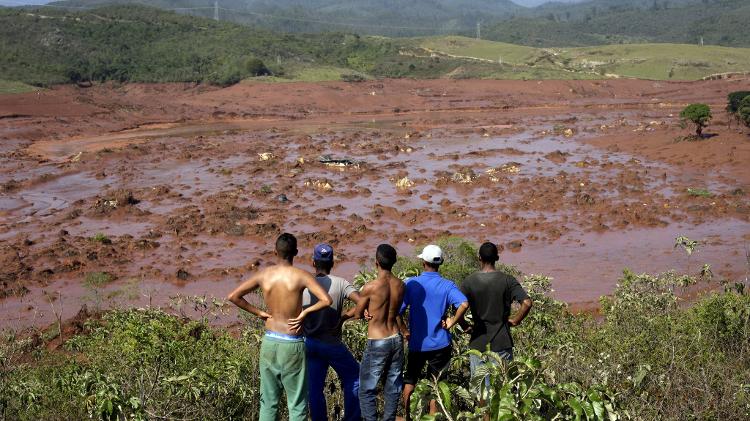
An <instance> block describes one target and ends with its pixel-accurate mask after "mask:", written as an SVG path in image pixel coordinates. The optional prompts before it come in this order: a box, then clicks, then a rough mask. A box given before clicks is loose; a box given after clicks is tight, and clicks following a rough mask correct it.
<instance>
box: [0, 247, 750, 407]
mask: <svg viewBox="0 0 750 421" xmlns="http://www.w3.org/2000/svg"><path fill="white" fill-rule="evenodd" d="M683 240H684V241H683ZM693 243H694V242H692V241H691V240H689V239H686V238H683V237H681V238H678V239H677V240H676V245H677V246H682V247H683V248H684V247H685V246H686V245H687V246H689V247H690V250H693V249H694V247H695V244H693ZM440 244H442V246H443V247H444V248H445V252H446V257H447V259H448V260H447V262H449V263H450V264H451V265H452V267H449V266H448V263H446V265H444V267H443V274H444V275H446V276H452V277H453V279H454V281H455V282H456V283H457V284H459V285H460V284H461V282H462V281H463V279H464V278H465V276H466V275H467V274H469V273H471V272H472V271H474V270H476V267H477V266H476V247H475V246H474V245H473V244H472V243H470V242H467V241H465V240H462V239H458V238H449V239H443V240H440ZM685 250H686V252H687V251H688V249H687V248H686V249H685ZM707 268H708V269H707ZM504 269H506V270H508V271H509V272H513V273H514V275H515V276H517V277H518V278H519V280H520V281H521V283H522V285H523V286H524V288H525V289H526V290H527V291H528V293H529V295H530V297H531V298H532V299H533V301H534V307H533V309H532V311H531V313H530V314H529V316H528V317H527V318H526V319H525V320H524V321H523V323H522V324H521V325H520V326H518V327H514V328H513V336H514V339H515V348H514V353H515V359H514V361H513V362H511V363H507V362H504V361H503V360H501V359H499V357H498V356H497V355H496V354H493V353H484V354H480V353H477V352H475V351H468V341H469V337H468V335H465V334H461V332H460V328H456V329H457V330H456V331H455V332H454V335H453V338H454V351H455V352H454V357H453V358H452V361H451V365H450V369H449V371H448V374H447V376H446V377H445V378H444V379H443V380H441V381H439V382H434V381H431V380H428V379H425V380H422V381H421V382H420V383H419V384H418V385H417V390H416V392H415V395H414V396H413V398H412V407H411V413H412V415H414V416H415V418H416V419H420V417H421V415H422V414H424V408H425V406H426V403H427V401H428V400H430V399H438V400H439V401H440V405H439V407H438V411H439V413H440V414H439V416H440V417H441V419H465V420H476V421H479V420H482V419H483V418H484V415H485V414H488V415H490V416H491V418H492V419H508V420H521V419H592V420H593V419H610V420H618V419H664V420H688V419H695V418H696V417H697V418H700V419H738V418H742V419H744V418H746V417H748V416H750V389H748V387H747V379H748V378H750V364H748V361H747V356H748V355H750V295H748V294H747V293H746V292H745V290H744V284H741V283H737V284H734V285H732V284H730V283H725V284H724V289H723V291H716V292H713V293H710V294H707V295H705V296H703V297H701V298H698V299H697V300H696V301H695V302H694V303H693V304H692V305H691V306H686V305H684V303H682V302H681V300H680V298H679V296H680V295H681V294H684V293H685V292H686V291H687V288H689V287H690V286H692V285H694V284H695V283H696V282H698V280H697V279H695V278H693V277H692V276H688V275H679V274H676V273H674V272H667V273H664V274H660V275H647V274H636V273H633V272H631V271H627V270H626V271H625V272H624V274H623V276H622V278H621V279H620V280H619V281H618V286H617V288H616V289H615V291H614V292H613V294H612V295H611V296H608V297H604V298H602V317H601V319H593V318H591V317H588V316H585V315H576V314H572V313H571V312H570V311H569V310H568V308H567V306H566V305H565V304H564V303H562V302H559V301H557V300H555V299H554V298H553V297H552V295H551V293H552V284H551V280H550V278H548V277H546V276H540V275H526V276H524V275H521V274H520V273H519V272H518V271H517V270H516V269H513V268H507V267H506V268H504ZM398 270H399V271H400V273H399V276H401V277H402V278H404V277H408V276H411V275H413V274H416V272H417V269H416V267H415V262H414V261H413V260H412V259H409V258H402V259H401V260H400V261H399V267H398ZM703 271H710V268H709V267H708V266H707V265H704V269H703V270H702V272H703ZM374 276H375V274H374V272H371V271H365V272H362V273H361V274H360V275H359V276H358V277H357V278H356V279H355V283H357V284H361V283H363V282H366V281H368V280H371V279H373V277H374ZM205 301H206V299H205V297H204V298H203V299H202V300H201V302H205ZM214 307H215V308H216V309H220V308H221V304H220V303H217V304H215V305H214ZM214 307H212V308H214ZM202 314H203V315H202V316H201V319H200V320H189V319H187V318H186V316H185V315H184V314H181V315H179V316H175V315H170V314H167V313H165V312H164V311H162V310H158V309H146V310H142V309H139V310H136V309H130V310H115V311H111V312H108V313H106V314H104V316H103V317H100V318H99V317H94V318H92V319H90V320H88V321H87V322H86V325H85V327H84V329H83V331H82V333H80V334H78V335H76V336H74V337H73V338H70V339H68V340H67V341H66V342H65V343H64V348H63V349H62V350H61V351H51V350H49V348H48V347H46V346H45V344H44V343H39V342H38V341H36V342H35V341H34V338H33V337H19V336H15V335H13V334H12V333H11V334H9V335H6V336H4V337H3V340H2V341H0V363H2V367H3V370H0V396H2V400H1V401H0V403H2V410H3V415H4V416H5V417H6V418H8V419H18V420H31V419H59V418H60V417H65V418H67V419H84V418H96V419H146V418H148V419H151V418H164V419H177V418H185V417H195V418H198V419H256V418H257V416H258V415H257V414H258V410H259V388H260V385H259V376H258V375H257V373H258V363H259V352H258V350H259V348H260V346H259V345H260V341H261V338H262V332H263V326H262V322H261V321H259V320H257V319H255V318H252V319H249V322H248V323H245V324H243V326H244V327H243V331H242V333H241V335H240V337H239V338H237V337H234V336H230V335H229V334H228V333H227V332H226V331H225V330H224V329H221V328H217V327H213V326H212V325H211V324H210V323H209V320H208V319H207V318H206V314H205V313H202ZM470 321H471V320H469V322H470ZM344 338H345V342H346V343H347V345H348V346H349V348H350V349H351V350H352V352H353V354H354V355H355V357H357V358H361V356H362V352H363V349H364V346H365V343H366V341H367V325H366V323H364V322H349V323H347V324H346V325H345V326H344ZM471 354H474V355H476V356H479V357H480V358H483V359H485V360H486V361H495V362H497V364H488V365H486V366H485V367H484V369H482V370H481V371H479V372H478V373H477V375H476V376H474V377H473V378H472V377H471V376H470V374H469V370H468V359H469V355H471ZM695 373H701V374H700V375H699V376H697V375H696V374H695ZM485 375H487V376H489V379H490V383H491V385H492V387H490V388H489V390H487V391H486V396H485V399H483V403H482V402H480V399H479V396H480V394H479V393H480V392H478V390H479V388H480V387H481V385H482V384H484V378H485ZM326 393H327V394H328V400H329V402H332V401H341V399H342V396H341V392H340V391H339V390H338V388H336V389H334V390H329V391H327V392H326ZM282 407H283V405H282ZM282 411H283V410H282ZM330 415H332V414H330ZM283 417H284V414H282V418H283Z"/></svg>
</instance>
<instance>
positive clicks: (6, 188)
mask: <svg viewBox="0 0 750 421" xmlns="http://www.w3.org/2000/svg"><path fill="white" fill-rule="evenodd" d="M20 187H21V182H19V181H16V180H15V179H13V178H11V179H10V180H8V181H6V182H5V183H3V184H2V187H0V191H2V192H5V193H10V192H12V191H15V190H18V189H19V188H20Z"/></svg>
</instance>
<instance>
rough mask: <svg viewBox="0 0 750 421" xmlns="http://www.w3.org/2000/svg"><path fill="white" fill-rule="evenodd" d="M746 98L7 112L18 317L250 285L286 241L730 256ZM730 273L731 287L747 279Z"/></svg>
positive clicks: (721, 87)
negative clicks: (672, 248)
mask: <svg viewBox="0 0 750 421" xmlns="http://www.w3.org/2000/svg"><path fill="white" fill-rule="evenodd" d="M736 84H737V82H734V81H733V82H728V81H708V82H694V83H664V82H659V83H655V82H647V81H573V82H567V81H544V82H537V81H528V82H504V81H492V82H491V81H406V80H395V81H382V82H367V83H363V84H345V83H325V84H285V85H238V86H235V87H231V88H227V89H221V90H219V89H215V88H206V87H202V86H193V85H181V84H179V85H178V84H175V85H150V86H149V85H125V86H123V87H112V86H107V85H101V86H95V87H93V88H89V89H79V88H75V87H58V88H54V89H52V90H50V91H45V92H43V93H41V94H36V93H33V94H26V95H13V96H0V115H3V114H6V115H11V113H12V114H13V115H20V114H23V115H25V116H26V117H23V118H5V119H2V120H0V138H2V140H3V141H4V142H10V143H7V144H8V145H16V146H14V147H9V148H10V149H9V150H4V151H2V154H0V162H2V163H3V165H2V170H0V189H1V190H0V193H1V194H2V195H1V196H0V216H2V217H3V222H2V223H1V224H0V277H1V278H0V281H1V282H2V283H1V284H0V298H3V297H8V296H19V295H24V294H25V293H27V292H28V291H29V289H32V288H45V287H46V286H49V285H54V283H55V282H57V281H59V280H62V279H65V280H76V281H78V282H80V281H81V280H83V279H85V277H86V275H87V274H89V273H95V272H96V273H99V272H101V273H110V274H114V275H116V276H117V278H118V279H133V278H136V279H150V280H156V281H163V282H165V283H172V284H174V283H177V284H180V285H182V284H185V283H191V282H197V281H199V280H201V281H205V280H208V281H214V280H216V281H219V280H222V279H226V278H230V279H232V280H236V279H238V278H240V277H241V276H242V275H244V274H246V273H248V271H250V270H252V269H253V268H255V267H257V266H258V265H260V264H263V263H264V262H266V261H268V260H269V259H271V257H272V255H271V254H270V252H269V251H268V248H269V244H271V243H272V241H273V239H274V238H275V237H276V236H277V235H278V234H279V233H280V232H282V231H290V232H294V233H295V234H297V235H298V237H299V239H300V242H301V249H302V250H308V249H309V248H310V247H311V246H312V245H314V244H315V243H317V242H321V241H327V242H330V243H331V244H333V245H334V246H335V247H337V249H339V250H341V251H342V253H341V254H340V255H339V256H340V257H344V258H345V259H347V260H349V261H353V262H356V263H357V264H365V263H367V262H369V258H370V254H371V251H372V249H373V248H374V246H376V245H377V244H378V243H380V242H384V241H388V242H392V243H395V244H397V245H400V247H401V248H402V249H406V250H409V249H410V247H413V246H414V245H417V244H423V243H426V242H429V241H430V240H432V239H434V238H435V237H437V236H442V235H460V236H465V237H468V238H471V239H473V240H476V241H481V240H484V239H487V238H489V239H493V240H495V241H497V242H499V243H501V244H504V245H505V249H506V251H510V252H522V253H534V251H533V250H535V248H536V249H539V248H543V247H544V246H545V245H557V244H561V245H563V244H564V245H567V246H570V245H571V244H573V245H575V246H579V243H578V242H579V241H580V240H577V238H580V237H581V236H585V235H590V234H606V233H611V234H618V233H626V232H629V231H632V230H637V229H660V228H665V227H671V226H675V225H678V224H679V225H681V226H696V225H701V224H712V223H715V222H717V221H729V223H728V224H727V227H728V228H727V232H726V238H724V239H722V241H729V243H731V241H734V240H736V241H735V242H734V243H731V244H737V242H741V241H744V240H743V237H742V236H743V235H745V234H746V233H743V232H741V231H742V230H743V229H745V228H746V227H748V225H747V224H748V223H749V222H750V204H749V201H748V196H747V194H746V192H750V169H748V168H750V167H749V166H747V165H746V162H747V160H748V158H750V138H748V136H747V134H745V133H739V132H737V130H736V129H728V128H727V127H726V125H724V124H721V121H722V120H725V119H726V117H725V116H724V115H723V114H722V113H721V111H719V110H721V109H723V105H721V104H722V103H723V101H724V98H725V97H726V93H727V92H729V91H731V90H736V89H735V88H736ZM373 93H374V94H373ZM699 99H700V100H701V101H705V102H709V103H711V104H712V105H713V106H714V110H715V113H716V115H717V118H716V122H715V123H714V124H713V125H712V126H710V127H709V129H708V131H709V132H711V133H713V134H715V135H716V136H714V137H712V138H710V139H706V140H704V141H700V142H679V143H677V142H675V141H674V139H675V138H676V137H678V136H679V135H680V134H682V133H683V132H684V131H683V130H682V129H680V128H679V126H678V124H677V123H678V122H677V119H676V117H675V116H676V115H677V114H678V113H679V109H680V108H681V107H682V106H684V104H685V103H687V102H692V101H694V100H699ZM13 142H15V143H13ZM689 188H691V189H696V188H700V189H707V190H708V192H709V194H706V195H695V194H689V193H688V189H689ZM693 191H694V190H693ZM737 227H739V232H732V231H737ZM98 233H102V234H103V235H105V236H106V237H107V240H108V241H99V240H94V239H93V238H95V236H96V235H97V234H98ZM727 239H729V240H727ZM730 240H731V241H730ZM722 241H719V242H718V243H719V244H721V243H722ZM542 257H543V258H544V259H547V260H545V262H544V263H545V264H549V265H550V266H551V267H555V269H556V270H561V275H557V274H555V275H556V278H557V279H561V278H562V280H563V281H567V280H571V281H572V280H575V281H576V282H580V283H584V284H585V283H586V282H589V283H597V282H600V280H601V278H602V277H604V274H603V273H604V272H601V273H600V272H596V270H590V271H587V272H589V274H587V273H583V275H585V276H589V277H588V278H586V279H580V278H579V277H578V275H580V274H582V272H581V271H577V272H576V269H575V267H579V266H583V267H585V266H587V265H589V266H592V265H601V266H602V267H606V268H607V270H608V271H611V270H612V268H611V267H607V264H608V263H607V261H608V259H609V257H608V256H605V255H601V256H596V255H592V256H591V257H590V259H591V260H590V261H588V262H565V261H549V259H550V257H549V256H548V255H543V256H542ZM642 257H643V258H644V259H648V258H649V249H648V246H644V249H643V253H642ZM302 259H304V260H303V261H306V260H307V259H308V256H307V255H304V256H303V257H302ZM602 262H603V263H602ZM732 262H733V260H732V261H729V260H727V261H726V262H720V263H721V264H720V265H718V266H717V271H720V272H721V273H723V274H724V275H727V276H729V275H731V274H732V273H737V272H738V271H741V270H743V268H741V267H737V265H736V264H735V263H732ZM614 264H620V263H619V262H618V263H612V265H614ZM637 264H638V262H633V265H637ZM560 268H561V269H560ZM567 269H569V270H570V272H565V270H567ZM620 269H621V267H617V268H616V270H617V271H619V270H620ZM349 270H351V269H349ZM602 270H604V269H602ZM607 273H609V272H607ZM351 274H353V273H349V274H348V275H351ZM611 281H612V282H614V279H612V280H611ZM557 288H558V289H559V288H564V286H562V287H557ZM223 293H225V291H220V294H217V295H223ZM590 298H592V297H586V298H585V299H590Z"/></svg>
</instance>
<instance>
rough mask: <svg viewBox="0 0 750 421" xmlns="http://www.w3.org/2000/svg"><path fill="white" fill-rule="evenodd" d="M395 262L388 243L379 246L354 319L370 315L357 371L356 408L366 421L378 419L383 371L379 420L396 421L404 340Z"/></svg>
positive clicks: (401, 289)
mask: <svg viewBox="0 0 750 421" xmlns="http://www.w3.org/2000/svg"><path fill="white" fill-rule="evenodd" d="M395 263H396V249H394V248H393V247H391V246H390V245H388V244H381V245H379V246H378V249H377V252H376V254H375V267H376V268H377V270H378V277H377V279H375V280H374V281H372V282H370V283H368V284H367V285H365V286H364V287H362V291H360V300H359V303H357V307H356V308H355V309H354V317H355V318H358V319H361V318H362V317H363V315H364V313H365V310H367V312H368V313H369V325H368V327H367V347H366V348H365V353H364V356H363V357H362V364H361V365H360V370H359V405H360V408H361V409H362V418H364V420H365V421H370V420H377V419H378V416H377V402H376V395H377V387H378V382H379V381H380V377H381V376H382V375H383V373H384V372H385V387H384V388H383V394H384V397H385V405H384V407H383V417H382V418H381V419H383V420H388V421H392V420H395V419H396V410H397V409H398V401H399V397H400V396H401V389H402V387H403V377H402V373H401V369H402V367H403V365H404V341H403V339H402V338H401V334H400V333H399V332H400V329H399V327H400V320H399V310H400V309H401V302H402V301H403V299H404V283H403V282H401V280H400V279H398V278H397V277H395V276H394V275H393V273H391V268H392V267H393V265H394V264H395Z"/></svg>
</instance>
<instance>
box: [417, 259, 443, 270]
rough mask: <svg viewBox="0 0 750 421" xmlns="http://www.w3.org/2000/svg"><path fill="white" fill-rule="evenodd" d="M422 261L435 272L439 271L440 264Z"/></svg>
mask: <svg viewBox="0 0 750 421" xmlns="http://www.w3.org/2000/svg"><path fill="white" fill-rule="evenodd" d="M422 261H423V262H424V264H426V265H427V266H429V267H431V268H433V269H435V270H439V269H440V265H442V263H434V262H428V261H427V260H422Z"/></svg>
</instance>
